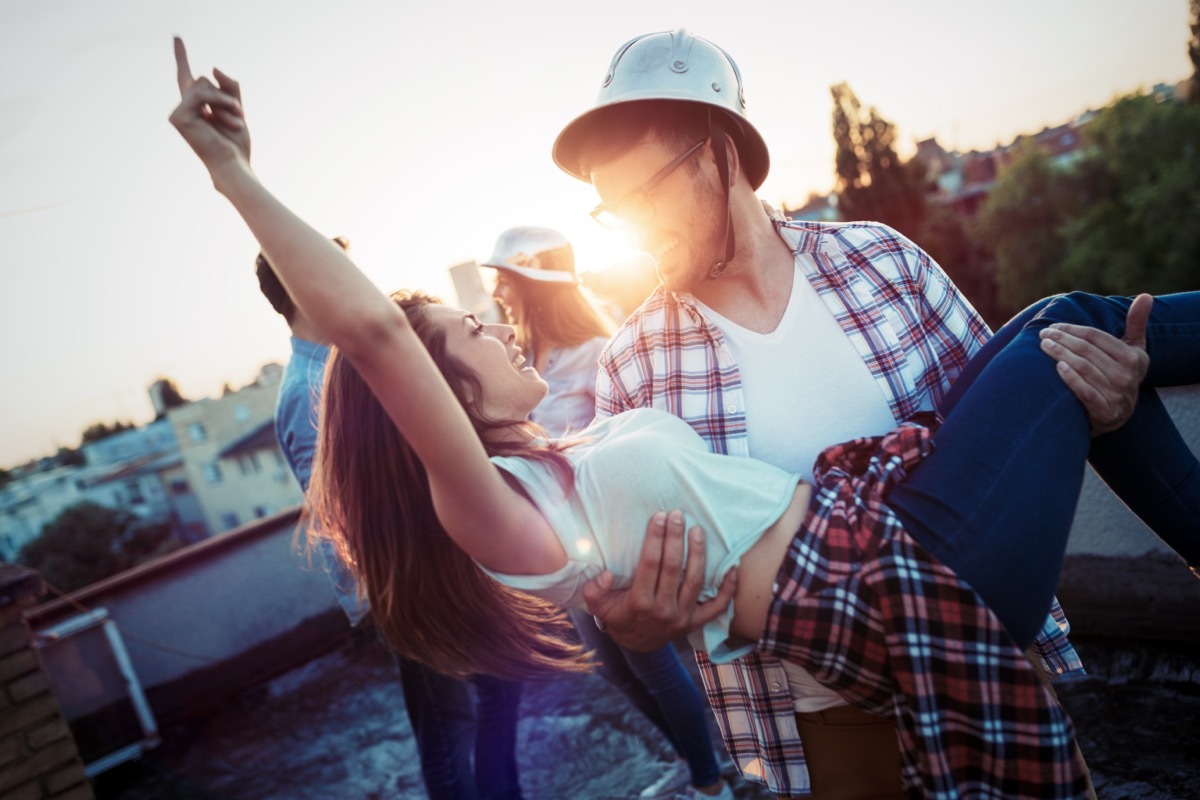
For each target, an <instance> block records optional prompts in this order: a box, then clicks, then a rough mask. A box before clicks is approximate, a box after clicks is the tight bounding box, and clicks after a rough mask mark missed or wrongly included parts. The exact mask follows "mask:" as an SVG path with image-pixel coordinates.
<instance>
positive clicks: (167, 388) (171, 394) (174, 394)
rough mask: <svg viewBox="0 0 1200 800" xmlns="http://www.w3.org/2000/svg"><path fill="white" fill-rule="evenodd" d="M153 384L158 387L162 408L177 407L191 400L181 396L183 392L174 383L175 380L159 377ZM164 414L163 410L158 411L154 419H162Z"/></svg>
mask: <svg viewBox="0 0 1200 800" xmlns="http://www.w3.org/2000/svg"><path fill="white" fill-rule="evenodd" d="M154 384H155V385H156V386H158V387H159V391H160V392H161V395H162V404H163V408H164V409H171V408H179V407H180V406H186V405H187V404H188V403H190V402H191V401H190V400H188V399H187V398H186V397H184V396H183V393H182V392H180V391H179V387H178V386H176V385H175V381H173V380H172V379H170V378H159V379H157V380H156V381H155V382H154ZM164 416H166V413H165V412H163V413H160V414H159V415H158V417H157V418H156V419H162V418H163V417H164Z"/></svg>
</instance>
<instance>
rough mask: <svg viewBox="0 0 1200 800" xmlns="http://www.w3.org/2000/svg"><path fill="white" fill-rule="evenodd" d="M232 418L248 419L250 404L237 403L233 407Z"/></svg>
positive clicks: (246, 420)
mask: <svg viewBox="0 0 1200 800" xmlns="http://www.w3.org/2000/svg"><path fill="white" fill-rule="evenodd" d="M233 418H234V419H236V420H237V421H238V422H249V421H250V406H247V405H243V404H241V403H238V404H237V405H236V406H234V407H233Z"/></svg>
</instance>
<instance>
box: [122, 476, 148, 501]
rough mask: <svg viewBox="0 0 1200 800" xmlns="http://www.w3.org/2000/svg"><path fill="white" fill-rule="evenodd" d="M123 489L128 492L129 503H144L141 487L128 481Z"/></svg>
mask: <svg viewBox="0 0 1200 800" xmlns="http://www.w3.org/2000/svg"><path fill="white" fill-rule="evenodd" d="M125 489H126V490H127V491H128V492H129V502H131V503H144V502H146V498H145V497H143V496H142V487H141V486H139V485H138V482H137V481H130V482H129V483H127V484H125Z"/></svg>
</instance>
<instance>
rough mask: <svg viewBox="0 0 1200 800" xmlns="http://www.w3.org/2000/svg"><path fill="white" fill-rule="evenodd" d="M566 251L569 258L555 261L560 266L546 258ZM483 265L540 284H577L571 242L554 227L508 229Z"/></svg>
mask: <svg viewBox="0 0 1200 800" xmlns="http://www.w3.org/2000/svg"><path fill="white" fill-rule="evenodd" d="M563 248H566V253H565V256H566V257H565V258H563V257H561V256H560V257H558V258H556V259H554V260H553V262H557V263H552V261H551V259H548V258H544V256H545V254H547V253H548V252H549V251H551V250H562V249H563ZM480 266H482V267H491V268H492V269H499V270H504V271H505V272H510V273H512V274H514V275H519V276H521V277H522V278H526V279H528V280H531V281H537V282H538V283H561V284H570V285H574V284H575V283H576V280H575V254H574V252H573V251H572V250H571V243H570V242H569V241H568V240H567V237H565V236H563V235H562V234H561V233H559V232H558V231H556V230H554V229H552V228H538V227H534V226H529V225H524V226H520V227H517V228H509V229H508V230H506V231H505V232H504V233H502V234H500V236H499V238H497V239H496V244H495V246H494V247H493V248H492V254H491V255H490V256H488V257H487V259H486V260H484V261H482V262H481V263H480Z"/></svg>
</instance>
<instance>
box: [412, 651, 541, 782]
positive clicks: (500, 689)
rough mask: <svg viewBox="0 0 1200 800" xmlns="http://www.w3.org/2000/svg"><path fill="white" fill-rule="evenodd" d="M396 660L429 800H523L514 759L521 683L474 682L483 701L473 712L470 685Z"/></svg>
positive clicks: (486, 678)
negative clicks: (473, 762)
mask: <svg viewBox="0 0 1200 800" xmlns="http://www.w3.org/2000/svg"><path fill="white" fill-rule="evenodd" d="M397 662H398V664H399V667H400V681H401V683H402V685H403V688H404V702H405V704H406V705H407V707H408V718H409V721H410V722H411V723H412V728H413V734H414V736H415V737H416V740H417V752H418V754H419V755H420V759H421V777H422V778H423V779H424V781H425V791H426V793H427V794H428V795H429V797H430V800H521V786H520V783H519V781H518V777H517V760H516V745H517V712H518V707H519V706H520V702H521V684H520V683H513V682H509V681H502V680H500V679H498V678H492V677H489V676H480V677H477V678H474V679H472V681H471V682H472V683H473V684H474V685H475V689H476V693H477V695H478V700H479V702H478V711H477V712H476V713H473V712H472V708H471V706H472V702H471V693H470V690H469V688H468V685H467V683H466V682H464V681H461V680H458V679H455V678H451V677H449V676H446V675H442V674H440V673H438V672H435V671H434V670H432V669H430V668H429V667H426V666H424V665H422V664H419V663H417V662H415V661H410V660H408V659H404V658H398V659H397ZM476 720H478V721H476ZM472 749H473V750H474V756H475V766H474V769H472V767H471V753H472Z"/></svg>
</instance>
